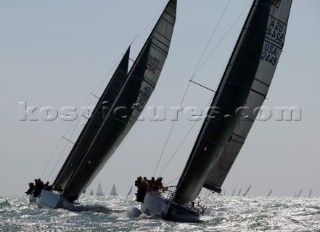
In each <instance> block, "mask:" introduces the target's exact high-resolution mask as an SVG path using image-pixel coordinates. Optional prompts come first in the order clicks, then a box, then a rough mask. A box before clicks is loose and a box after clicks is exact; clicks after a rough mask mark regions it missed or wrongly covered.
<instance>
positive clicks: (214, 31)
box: [191, 0, 230, 80]
mask: <svg viewBox="0 0 320 232" xmlns="http://www.w3.org/2000/svg"><path fill="white" fill-rule="evenodd" d="M229 4H230V0H228V2H227V4H226V6H225V8H224V10H223V12H222V14H221V16H220V18H219V20H218V23H217V24H216V25H215V27H214V29H213V32H212V34H211V36H210V39H209V41H208V43H207V45H206V47H205V48H204V50H203V52H202V54H201V57H200V59H199V62H198V64H197V66H196V68H195V69H194V71H193V74H192V78H191V80H192V79H193V78H194V77H195V75H196V73H198V72H197V69H198V68H199V66H200V64H201V61H202V59H203V57H204V55H205V54H206V52H207V49H208V47H209V45H210V43H211V41H212V39H213V36H214V35H215V33H216V32H217V29H218V27H219V26H220V23H221V21H222V18H223V16H224V14H225V13H226V11H227V8H228V6H229Z"/></svg>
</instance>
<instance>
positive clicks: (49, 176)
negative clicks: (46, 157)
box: [47, 143, 69, 179]
mask: <svg viewBox="0 0 320 232" xmlns="http://www.w3.org/2000/svg"><path fill="white" fill-rule="evenodd" d="M68 144H69V143H66V144H65V146H64V148H63V150H62V152H61V154H60V156H59V159H58V161H57V162H56V164H55V165H54V167H53V169H52V170H51V172H50V174H49V175H48V178H47V179H50V178H51V176H52V173H53V172H54V170H55V169H56V167H57V165H58V163H59V162H60V160H61V158H62V154H63V153H64V152H65V150H66V148H67V146H68Z"/></svg>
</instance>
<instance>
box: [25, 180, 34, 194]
mask: <svg viewBox="0 0 320 232" xmlns="http://www.w3.org/2000/svg"><path fill="white" fill-rule="evenodd" d="M34 189H35V185H34V183H32V182H30V183H29V189H28V191H27V192H25V193H26V194H27V195H30V194H31V193H32V192H33V191H34Z"/></svg>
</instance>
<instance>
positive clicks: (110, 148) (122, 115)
mask: <svg viewBox="0 0 320 232" xmlns="http://www.w3.org/2000/svg"><path fill="white" fill-rule="evenodd" d="M175 7H176V0H171V1H170V2H169V3H168V5H167V6H166V7H165V9H164V11H163V13H162V14H161V16H160V18H159V19H158V21H157V23H156V25H155V27H154V28H153V30H152V32H151V34H150V35H149V37H148V38H147V40H146V43H145V44H144V46H143V47H142V49H141V51H140V53H139V55H138V56H137V58H136V60H135V62H134V64H133V65H132V67H131V69H130V71H129V72H128V62H129V49H128V51H127V52H126V53H125V55H124V57H123V59H122V61H121V62H120V64H119V66H118V68H117V69H116V71H115V73H114V75H113V77H112V78H111V80H110V82H109V84H108V86H107V87H106V89H105V91H104V92H103V94H102V95H101V97H100V99H99V101H98V103H97V105H96V107H95V109H94V110H93V112H92V115H91V117H90V118H89V120H88V121H87V123H86V125H85V127H84V128H83V130H82V132H81V134H80V135H79V137H78V139H77V141H76V142H75V144H74V146H73V148H72V150H71V152H70V154H69V156H68V157H67V159H66V161H65V163H64V164H63V166H62V168H61V170H60V172H59V173H58V175H57V177H56V179H55V181H54V183H53V184H54V188H55V189H54V190H56V191H47V190H42V192H41V195H40V196H39V197H38V198H37V204H38V205H39V206H40V207H47V208H65V209H69V210H72V211H81V210H83V207H78V205H75V204H73V202H74V201H76V200H77V199H78V198H79V197H80V195H81V194H82V193H83V192H84V191H85V189H86V188H87V187H88V185H90V183H91V182H92V181H93V180H94V178H95V177H96V175H97V174H98V173H99V172H100V170H101V169H102V168H103V166H104V165H105V163H106V162H107V161H108V160H109V159H110V157H111V156H112V155H113V154H114V152H115V151H116V149H117V147H118V146H119V145H120V144H121V142H122V141H123V139H124V138H125V137H126V135H127V134H128V132H129V131H130V130H131V128H132V127H133V125H134V124H135V122H136V121H137V119H138V118H139V115H140V114H141V112H142V111H143V109H144V107H145V105H146V104H147V101H148V99H149V98H150V96H151V94H152V93H153V90H154V88H155V87H156V84H157V81H158V79H159V77H160V74H161V71H162V68H163V66H164V63H165V60H166V58H167V55H168V52H169V47H170V43H171V38H172V35H173V29H174V24H175V18H176V14H175V12H176V8H175Z"/></svg>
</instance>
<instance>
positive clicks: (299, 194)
mask: <svg viewBox="0 0 320 232" xmlns="http://www.w3.org/2000/svg"><path fill="white" fill-rule="evenodd" d="M301 193H302V189H300V192H299V193H298V195H297V197H300V196H301Z"/></svg>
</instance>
